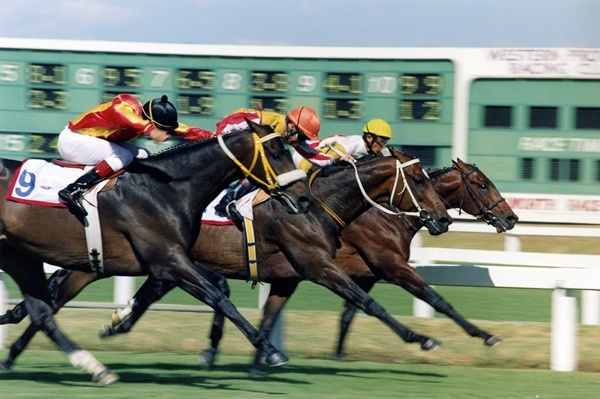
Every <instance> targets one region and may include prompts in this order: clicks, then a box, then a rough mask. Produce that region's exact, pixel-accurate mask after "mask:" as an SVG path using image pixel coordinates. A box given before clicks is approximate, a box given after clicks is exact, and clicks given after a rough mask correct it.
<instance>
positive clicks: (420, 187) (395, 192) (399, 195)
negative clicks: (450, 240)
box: [390, 148, 452, 235]
mask: <svg viewBox="0 0 600 399" xmlns="http://www.w3.org/2000/svg"><path fill="white" fill-rule="evenodd" d="M390 153H391V156H392V158H394V159H395V160H396V161H397V164H396V168H397V170H398V171H399V172H400V175H401V176H402V180H403V186H402V187H399V186H398V183H399V182H398V178H397V177H396V181H395V182H394V184H393V189H392V192H391V197H390V205H392V206H395V207H396V208H397V209H399V210H401V211H404V212H402V214H409V212H415V211H416V214H415V216H418V217H419V219H420V220H421V221H422V222H423V224H424V225H425V227H426V228H427V230H428V231H429V234H431V235H439V234H442V233H445V232H447V231H448V226H449V225H450V224H451V223H452V217H450V215H449V214H448V212H447V210H446V207H445V205H444V203H443V202H442V201H441V199H440V198H439V196H438V195H437V193H436V191H435V190H434V188H433V185H432V183H431V180H430V179H429V176H428V175H427V173H426V172H425V170H423V167H422V165H421V162H420V161H419V160H418V159H417V158H414V157H411V156H409V155H407V154H405V153H403V152H401V151H398V150H396V149H393V148H390Z"/></svg>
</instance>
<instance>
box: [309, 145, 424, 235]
mask: <svg viewBox="0 0 600 399" xmlns="http://www.w3.org/2000/svg"><path fill="white" fill-rule="evenodd" d="M331 148H332V149H333V150H334V151H336V152H338V154H340V155H341V151H339V150H338V149H336V148H334V147H331ZM394 159H395V161H396V177H395V179H394V186H393V188H392V192H391V195H390V202H389V208H386V207H384V206H382V205H380V204H378V203H377V202H375V201H373V200H372V199H371V198H370V197H369V195H368V194H367V192H366V191H365V189H364V186H363V184H362V182H361V180H360V176H359V174H358V168H357V167H356V164H355V163H354V162H350V165H352V167H353V168H354V175H355V177H356V182H357V183H358V187H359V189H360V192H361V193H362V195H363V197H364V198H365V200H366V201H367V202H368V203H370V204H371V205H372V206H373V207H375V208H377V209H378V210H380V211H382V212H385V213H387V214H388V215H393V216H400V217H404V216H417V217H418V218H419V219H420V220H422V221H426V220H431V214H430V212H429V211H428V210H426V209H423V208H422V207H421V205H420V204H419V202H418V201H417V199H416V198H415V195H414V194H413V192H412V190H411V188H410V186H409V185H408V182H407V179H406V174H405V173H404V168H406V167H408V166H410V165H414V164H416V163H420V162H421V161H420V160H419V159H418V158H413V159H411V160H410V161H406V162H404V163H402V162H400V160H399V159H397V158H395V157H394ZM319 172H320V169H318V170H317V171H316V172H315V173H313V174H312V175H311V176H310V180H309V185H308V188H309V192H310V194H311V195H312V196H313V198H314V199H315V201H317V203H318V204H319V205H321V207H323V209H325V211H326V212H327V213H328V214H329V215H331V216H332V217H333V218H334V219H335V220H336V221H337V222H338V223H339V224H340V226H342V227H343V228H344V227H346V222H344V221H343V220H342V219H341V218H340V217H339V216H338V215H336V214H335V212H334V211H333V210H332V209H331V208H329V207H328V206H327V205H326V204H325V203H324V202H323V201H321V200H320V199H319V198H317V197H316V196H315V195H314V193H313V192H312V182H313V181H314V179H315V177H316V176H317V175H318V173H319ZM423 172H424V173H425V175H426V176H427V173H426V172H425V171H423ZM400 177H402V183H403V186H404V187H403V188H402V190H401V191H399V192H398V193H396V190H397V188H398V182H399V181H400ZM427 178H429V176H427ZM405 192H408V194H409V195H410V198H411V199H412V202H413V205H414V206H415V208H417V211H416V212H404V211H398V210H397V207H396V206H395V205H394V204H393V199H394V197H395V196H396V195H403V194H404V193H405ZM392 209H395V211H393V210H392Z"/></svg>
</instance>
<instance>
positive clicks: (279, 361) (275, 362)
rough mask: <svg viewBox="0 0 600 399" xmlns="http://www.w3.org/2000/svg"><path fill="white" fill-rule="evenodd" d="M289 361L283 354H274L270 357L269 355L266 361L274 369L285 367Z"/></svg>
mask: <svg viewBox="0 0 600 399" xmlns="http://www.w3.org/2000/svg"><path fill="white" fill-rule="evenodd" d="M289 361H290V359H288V357H287V356H286V355H284V354H283V353H282V352H273V353H271V354H270V355H268V356H267V359H266V362H267V364H268V365H269V366H273V367H276V366H283V365H284V364H286V363H287V362H289Z"/></svg>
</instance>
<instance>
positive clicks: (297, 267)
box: [4, 151, 451, 367]
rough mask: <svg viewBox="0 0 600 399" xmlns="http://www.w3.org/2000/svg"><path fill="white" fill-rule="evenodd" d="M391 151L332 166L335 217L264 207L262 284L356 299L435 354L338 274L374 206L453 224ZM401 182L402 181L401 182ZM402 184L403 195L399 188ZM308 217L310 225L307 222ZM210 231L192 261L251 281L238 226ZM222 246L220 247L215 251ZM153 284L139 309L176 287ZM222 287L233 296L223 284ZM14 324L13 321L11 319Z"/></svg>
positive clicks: (69, 281) (440, 226) (321, 184)
mask: <svg viewBox="0 0 600 399" xmlns="http://www.w3.org/2000/svg"><path fill="white" fill-rule="evenodd" d="M392 153H393V156H392V157H382V158H378V159H374V160H371V161H368V162H362V163H359V164H357V165H356V166H355V170H353V169H352V168H351V167H350V166H346V167H331V168H327V169H326V170H324V172H323V173H321V176H320V177H319V178H317V179H315V180H314V192H315V193H317V194H318V195H319V198H322V199H323V201H324V203H327V204H329V205H328V207H329V208H330V209H333V210H334V212H335V214H336V217H335V218H333V217H332V216H331V215H330V214H327V213H325V211H324V210H323V208H321V207H315V206H313V207H311V209H310V211H309V212H307V213H305V214H302V215H294V216H299V217H298V218H289V217H288V216H287V215H286V213H287V212H285V211H284V209H283V207H282V206H281V205H278V204H277V203H276V202H275V201H267V202H265V203H263V204H260V205H258V206H257V207H256V209H259V210H258V211H257V212H258V213H257V215H262V216H260V218H259V220H260V221H259V222H258V226H257V227H258V228H257V231H256V239H257V243H258V248H259V251H258V257H259V264H260V265H261V266H260V268H259V276H258V277H259V280H260V281H265V282H270V283H272V284H274V285H276V284H277V282H281V285H282V287H284V286H288V285H290V282H293V283H294V284H293V285H294V287H295V285H296V284H297V283H298V282H300V281H302V280H304V279H308V280H311V281H313V282H315V283H317V284H320V285H323V286H325V287H327V288H329V289H330V290H331V291H333V292H335V293H337V294H338V295H340V296H341V297H342V298H344V299H346V300H349V301H352V302H353V303H355V304H356V305H357V306H358V307H359V308H361V309H363V310H364V311H365V313H367V314H369V315H372V316H375V317H378V318H379V319H381V320H382V321H383V322H384V323H385V324H386V325H388V326H389V327H391V328H392V330H393V331H395V332H396V333H397V334H398V335H400V336H401V337H402V338H403V339H404V340H405V341H407V342H419V343H420V344H421V347H422V348H423V349H425V350H430V349H434V348H436V347H437V346H438V345H439V342H437V341H436V340H434V339H432V338H429V337H425V336H422V335H418V334H415V333H413V332H412V331H410V330H409V329H407V328H406V327H405V326H403V325H401V324H400V323H398V322H397V321H396V320H394V319H393V318H392V317H391V316H390V315H389V314H388V313H387V312H386V311H385V309H383V307H381V306H380V305H379V304H377V303H376V302H375V301H374V300H373V299H372V298H370V297H369V296H368V295H367V294H366V293H365V292H364V291H362V290H361V289H360V288H359V287H358V286H357V285H356V284H355V283H354V282H353V281H352V280H351V279H350V278H349V277H348V276H347V274H345V273H344V271H343V270H340V269H339V268H338V267H337V265H336V263H335V261H334V255H335V251H336V247H337V246H338V244H339V241H338V238H337V237H338V235H339V232H340V230H341V228H342V227H343V226H345V225H346V224H347V223H350V222H351V221H352V220H353V219H355V218H356V217H357V216H358V215H360V214H361V213H363V212H364V211H366V210H367V209H368V208H369V207H371V204H370V201H377V202H390V201H391V202H392V203H393V205H394V206H396V207H398V208H400V209H405V210H414V209H416V210H419V211H420V212H419V215H420V217H421V218H422V219H423V223H424V224H425V225H426V226H427V227H428V229H429V231H430V232H431V233H432V234H441V233H443V232H445V231H447V229H448V224H449V223H451V218H450V217H449V215H448V214H447V210H446V208H445V206H444V204H443V203H442V202H441V201H440V199H439V197H438V196H437V194H436V193H435V191H434V190H433V187H432V186H431V182H430V180H429V178H428V177H427V176H426V174H425V172H424V171H423V169H422V167H421V166H420V164H419V163H418V160H416V159H415V158H412V157H409V156H407V155H406V154H403V153H400V152H397V151H393V152H392ZM415 161H417V162H415ZM400 176H402V181H399V178H400ZM355 180H357V181H359V182H362V189H363V190H364V191H365V195H366V198H368V200H367V199H365V197H363V194H361V192H360V189H359V185H357V184H356V182H355ZM399 183H400V184H401V185H402V189H400V187H398V185H399ZM393 213H394V214H395V215H398V214H399V213H398V212H393ZM303 219H309V220H308V223H307V221H306V220H303ZM212 227H214V226H212ZM371 227H372V226H371ZM210 228H211V226H209V225H206V226H204V227H203V230H202V232H201V237H206V238H205V239H199V240H198V241H197V242H196V245H195V246H194V248H193V249H192V253H191V256H192V257H194V259H196V260H197V262H201V263H202V264H203V265H204V266H205V267H207V268H209V269H211V270H213V271H216V272H218V273H221V274H223V275H224V276H226V277H229V278H244V279H245V278H246V277H247V276H246V275H245V268H244V258H243V253H244V248H242V247H241V246H240V245H241V241H240V233H239V231H238V230H237V228H235V227H230V228H229V229H228V230H229V233H224V232H221V231H214V234H209V235H207V236H202V234H204V231H206V230H207V229H208V231H210ZM219 229H220V228H219ZM232 229H233V230H235V235H234V237H235V239H234V240H233V241H229V240H228V238H229V237H232V234H231V233H232V232H233V230H232ZM216 242H219V244H218V245H215V243H216ZM95 278H97V276H94V275H92V274H89V273H87V274H84V273H77V272H72V273H69V274H68V275H67V277H66V279H65V280H66V281H64V282H62V283H60V284H56V287H57V289H58V290H59V291H61V292H60V293H59V296H58V297H57V299H56V304H57V307H56V308H57V309H58V308H59V307H60V306H62V304H64V303H65V302H66V301H68V300H70V299H71V298H72V297H73V296H75V295H76V294H77V293H78V292H79V290H80V289H81V288H82V287H83V286H85V285H86V284H88V283H90V282H91V281H93V280H94V279H95ZM51 280H52V278H51ZM147 282H148V284H145V285H144V286H145V287H153V286H154V285H159V288H155V289H151V290H150V292H149V293H146V294H145V295H136V301H135V304H136V306H139V307H140V309H141V308H144V309H145V306H146V305H149V304H150V303H151V302H153V301H154V300H155V299H154V298H155V297H156V296H159V295H160V296H162V295H164V293H166V292H167V291H168V290H169V289H171V288H173V284H169V283H168V282H164V281H157V280H156V279H153V278H149V279H148V280H147ZM221 286H222V287H224V290H226V291H227V290H228V288H227V285H226V281H225V279H223V282H222V285H221ZM227 292H228V291H227ZM15 310H16V308H15ZM134 314H135V312H134ZM216 315H217V316H216V317H217V318H218V319H220V318H222V315H221V314H220V313H219V312H216ZM137 317H139V316H137ZM137 317H134V316H132V318H130V319H128V322H131V323H132V322H133V321H134V319H135V320H137ZM14 320H15V319H14V318H13V320H12V321H14ZM4 321H5V322H7V321H8V320H7V319H5V320H4ZM117 330H118V329H116V330H109V331H106V334H107V335H110V334H113V333H116V332H118V331H117ZM221 331H222V330H221ZM34 333H35V328H34V327H30V328H29V329H28V330H27V331H26V332H25V334H24V336H23V337H22V339H21V340H19V341H17V342H16V343H15V344H14V345H13V347H12V348H11V354H10V357H9V359H8V360H7V361H6V362H5V363H4V365H5V367H10V365H11V364H12V361H14V358H15V357H16V355H18V353H19V352H20V351H21V350H22V349H23V348H24V346H25V345H26V343H27V341H28V339H30V337H31V336H32V335H33V334H34ZM221 335H222V334H221V333H220V332H215V333H213V336H214V339H215V340H218V339H220V336H221ZM13 349H14V350H13Z"/></svg>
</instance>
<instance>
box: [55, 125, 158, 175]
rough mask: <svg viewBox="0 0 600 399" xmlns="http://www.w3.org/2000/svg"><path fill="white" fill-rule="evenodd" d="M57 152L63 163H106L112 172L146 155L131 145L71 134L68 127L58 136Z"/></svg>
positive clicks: (75, 133)
mask: <svg viewBox="0 0 600 399" xmlns="http://www.w3.org/2000/svg"><path fill="white" fill-rule="evenodd" d="M58 152H59V153H60V156H61V157H63V159H64V160H65V161H69V162H74V163H79V164H83V165H97V164H99V163H100V162H102V161H106V163H107V164H108V165H109V166H110V167H111V168H112V169H113V171H117V170H119V169H122V168H124V167H125V166H127V165H129V164H130V163H131V162H133V159H134V158H136V157H137V158H145V157H147V153H146V154H142V153H144V152H146V150H144V149H141V148H140V147H138V146H136V145H135V144H133V143H119V144H116V143H113V142H110V141H108V140H105V139H102V138H98V137H92V136H86V135H84V134H80V133H77V132H73V131H71V130H70V129H69V128H68V127H65V128H64V129H63V131H62V132H60V134H59V135H58ZM144 155H145V156H144Z"/></svg>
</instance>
